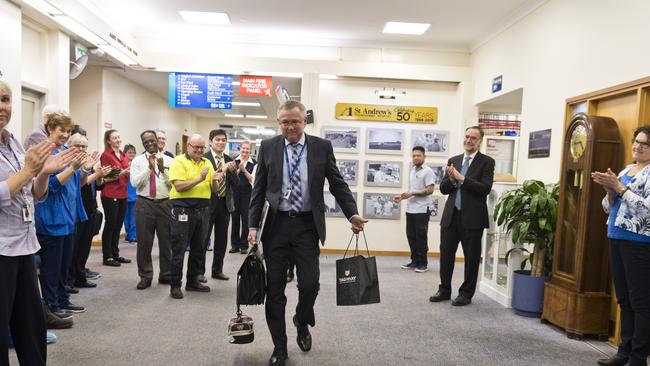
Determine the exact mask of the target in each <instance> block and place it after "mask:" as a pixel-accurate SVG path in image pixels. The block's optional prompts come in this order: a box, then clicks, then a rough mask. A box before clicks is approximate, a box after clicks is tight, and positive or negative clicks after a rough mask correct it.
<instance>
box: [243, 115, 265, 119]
mask: <svg viewBox="0 0 650 366" xmlns="http://www.w3.org/2000/svg"><path fill="white" fill-rule="evenodd" d="M246 118H257V119H267V118H269V117H268V116H266V115H261V114H247V115H246Z"/></svg>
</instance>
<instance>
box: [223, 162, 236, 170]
mask: <svg viewBox="0 0 650 366" xmlns="http://www.w3.org/2000/svg"><path fill="white" fill-rule="evenodd" d="M223 169H224V170H232V171H235V170H237V164H236V163H235V162H234V161H229V162H227V163H226V164H224V166H223Z"/></svg>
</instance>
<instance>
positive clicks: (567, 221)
mask: <svg viewBox="0 0 650 366" xmlns="http://www.w3.org/2000/svg"><path fill="white" fill-rule="evenodd" d="M620 147H621V142H620V138H619V133H618V126H617V124H616V121H614V120H613V119H611V118H609V117H597V116H588V115H586V114H584V113H579V114H577V115H575V116H574V117H573V119H572V120H571V123H570V124H569V128H568V129H567V133H566V136H565V138H564V151H563V153H562V173H561V174H562V175H561V180H560V197H559V204H558V211H557V226H556V231H555V250H554V253H553V271H552V273H551V279H550V280H549V282H547V283H546V286H545V288H544V309H543V312H542V321H549V322H551V323H553V324H555V325H557V326H559V327H562V328H564V329H565V330H566V333H567V335H568V336H569V337H570V338H581V337H582V336H584V335H587V334H593V335H598V336H599V337H607V334H608V329H609V315H610V306H611V298H610V294H609V293H608V289H609V283H610V276H609V263H608V257H609V256H608V240H607V226H606V222H607V215H606V214H605V213H604V212H603V209H602V205H601V200H602V198H603V197H604V196H605V191H604V189H603V188H602V187H601V186H600V185H598V184H596V183H594V182H593V181H592V180H591V172H593V171H606V170H607V168H611V169H612V170H614V171H617V169H618V168H619V166H620V162H619V160H620V159H619V156H620V151H619V149H620Z"/></svg>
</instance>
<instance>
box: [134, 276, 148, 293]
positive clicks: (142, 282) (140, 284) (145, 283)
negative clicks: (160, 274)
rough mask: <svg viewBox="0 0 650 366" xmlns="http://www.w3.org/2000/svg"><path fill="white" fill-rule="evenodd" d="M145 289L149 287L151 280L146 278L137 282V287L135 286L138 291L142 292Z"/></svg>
mask: <svg viewBox="0 0 650 366" xmlns="http://www.w3.org/2000/svg"><path fill="white" fill-rule="evenodd" d="M147 287H151V280H150V279H148V278H142V279H140V282H138V285H137V286H136V288H137V289H138V290H144V289H146V288H147Z"/></svg>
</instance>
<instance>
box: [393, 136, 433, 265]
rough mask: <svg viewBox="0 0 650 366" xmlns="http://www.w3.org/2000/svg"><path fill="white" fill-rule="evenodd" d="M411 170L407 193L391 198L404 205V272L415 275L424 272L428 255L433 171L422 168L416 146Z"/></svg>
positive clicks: (419, 153)
mask: <svg viewBox="0 0 650 366" xmlns="http://www.w3.org/2000/svg"><path fill="white" fill-rule="evenodd" d="M411 157H412V159H413V160H412V162H413V167H412V168H411V173H410V179H409V190H408V191H407V192H404V193H402V194H400V195H397V196H395V197H393V202H395V203H399V202H401V201H402V200H408V201H407V202H406V237H407V239H408V242H409V247H410V248H411V262H410V263H408V264H404V265H403V266H402V268H403V269H415V272H418V273H423V272H426V271H427V269H428V268H427V265H428V260H427V252H428V251H429V246H428V238H427V234H428V232H429V210H430V207H431V205H432V200H431V194H432V193H433V185H434V180H435V178H434V175H433V170H431V168H429V167H428V166H426V165H424V159H425V155H424V147H422V146H415V147H413V152H412V155H411Z"/></svg>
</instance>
